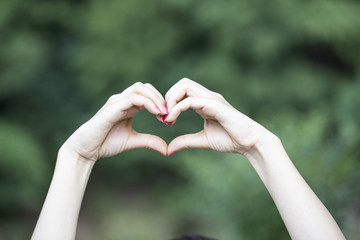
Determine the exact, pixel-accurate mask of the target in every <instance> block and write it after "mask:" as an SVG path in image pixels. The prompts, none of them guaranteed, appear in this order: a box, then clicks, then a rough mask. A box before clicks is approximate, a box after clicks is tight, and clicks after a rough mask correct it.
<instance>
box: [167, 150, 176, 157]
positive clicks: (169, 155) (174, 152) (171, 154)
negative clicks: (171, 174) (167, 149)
mask: <svg viewBox="0 0 360 240" xmlns="http://www.w3.org/2000/svg"><path fill="white" fill-rule="evenodd" d="M174 153H176V151H173V152H172V153H170V154H169V155H168V157H170V156H171V155H173V154H174Z"/></svg>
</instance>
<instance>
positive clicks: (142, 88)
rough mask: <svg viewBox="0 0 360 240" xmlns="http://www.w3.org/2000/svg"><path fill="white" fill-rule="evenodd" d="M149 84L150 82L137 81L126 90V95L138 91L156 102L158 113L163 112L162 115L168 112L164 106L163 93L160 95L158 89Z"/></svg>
mask: <svg viewBox="0 0 360 240" xmlns="http://www.w3.org/2000/svg"><path fill="white" fill-rule="evenodd" d="M149 85H150V84H148V85H147V84H143V83H140V82H137V83H135V84H133V85H132V86H131V87H129V88H127V89H126V90H125V91H124V93H125V96H126V95H130V94H133V93H137V94H139V95H142V96H144V97H147V98H149V99H151V100H152V101H153V102H154V103H155V104H156V106H157V108H158V114H162V115H165V114H167V111H166V109H165V108H164V103H165V99H164V98H163V97H162V96H161V94H160V95H159V94H158V91H157V90H156V91H154V90H153V88H151V87H150V86H149Z"/></svg>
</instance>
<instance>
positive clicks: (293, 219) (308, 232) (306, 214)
mask: <svg viewBox="0 0 360 240" xmlns="http://www.w3.org/2000/svg"><path fill="white" fill-rule="evenodd" d="M165 99H166V103H167V106H168V109H169V115H168V117H167V118H166V121H168V122H174V121H176V119H177V117H178V116H179V114H180V113H181V112H183V111H186V110H187V109H189V108H192V109H194V110H195V111H196V112H197V113H198V114H199V115H200V116H201V117H202V118H203V119H204V129H203V130H202V131H200V132H198V133H195V134H187V135H183V136H180V137H177V138H176V139H174V140H173V141H172V142H171V143H170V144H169V147H168V152H169V153H172V152H176V151H179V150H181V149H184V148H204V149H211V150H216V151H220V152H233V153H239V154H243V155H244V156H245V157H247V159H248V160H249V161H250V163H251V164H252V166H253V167H254V169H255V170H256V172H257V173H258V175H259V176H260V178H261V180H262V181H263V183H264V184H265V186H266V188H267V189H268V191H269V193H270V194H271V196H272V198H273V200H274V202H275V204H276V206H277V208H278V210H279V212H280V215H281V217H282V219H283V221H284V223H285V225H286V227H287V229H288V231H289V234H290V236H291V237H292V238H293V239H306V240H309V239H334V240H340V239H345V238H344V236H343V234H342V232H341V230H340V229H339V227H338V225H337V224H336V222H335V220H334V219H333V217H332V216H331V214H330V213H329V211H328V210H327V209H326V207H325V206H324V205H323V204H322V203H321V201H320V200H319V198H318V197H317V196H316V195H315V193H314V192H313V191H312V190H311V188H310V187H309V186H308V184H307V183H306V182H305V181H304V179H303V178H302V177H301V175H300V173H299V172H298V171H297V170H296V168H295V166H294V165H293V163H292V162H291V160H290V158H289V157H288V156H287V154H286V152H285V150H284V148H283V146H282V144H281V142H280V140H279V139H278V138H277V137H276V136H275V135H273V134H272V133H270V132H269V131H268V130H266V129H265V128H264V127H262V126H261V125H259V124H258V123H256V122H255V121H253V120H252V119H250V118H249V117H247V116H245V115H244V114H242V113H241V112H239V111H237V110H236V109H235V108H234V107H232V106H231V105H230V104H229V103H228V102H227V101H226V100H225V99H224V98H223V97H222V96H221V95H219V94H218V93H215V92H212V91H210V90H208V89H206V88H205V87H203V86H201V85H200V84H198V83H196V82H194V81H191V80H189V79H183V80H181V81H179V82H178V83H177V84H175V85H174V86H173V87H172V88H171V89H170V90H169V91H168V93H167V94H166V96H165Z"/></svg>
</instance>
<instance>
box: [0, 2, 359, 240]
mask: <svg viewBox="0 0 360 240" xmlns="http://www.w3.org/2000/svg"><path fill="white" fill-rule="evenodd" d="M359 12H360V4H359V3H358V2H357V1H351V0H347V1H335V0H308V1H283V0H272V1H264V0H263V1H259V0H228V1H218V0H206V1H205V0H204V1H200V0H198V1H195V0H192V1H190V0H181V1H177V0H151V1H150V0H142V1H140V0H122V1H120V0H72V1H71V0H53V1H45V0H44V1H41V0H26V1H23V0H1V1H0V152H1V155H0V239H29V238H30V236H31V234H32V230H33V228H34V226H35V223H36V220H37V217H38V215H39V212H40V210H41V207H42V204H43V201H44V199H45V196H46V192H47V189H48V186H49V183H50V181H51V176H52V172H53V169H54V165H55V161H56V155H57V151H58V149H59V147H60V146H61V145H62V143H63V142H64V141H65V140H66V139H67V138H68V136H69V135H70V134H71V133H72V132H73V131H74V130H75V129H76V128H77V127H79V126H80V125H81V124H82V123H83V122H85V121H86V120H87V119H89V118H90V117H91V116H92V115H93V114H94V113H95V112H96V111H97V109H99V108H100V107H101V106H102V105H103V104H104V103H105V101H106V100H107V98H108V97H109V96H110V95H112V94H114V93H119V92H121V91H122V90H124V89H125V88H126V87H128V86H130V85H131V84H133V83H134V82H136V81H141V82H149V83H151V84H153V85H154V86H155V87H156V88H158V89H159V91H160V92H161V93H163V94H165V93H166V91H167V90H168V89H169V88H170V87H171V86H172V85H173V84H174V83H175V82H177V81H178V80H179V79H181V78H182V77H188V78H191V79H193V80H195V81H197V82H199V83H201V84H203V85H204V86H206V87H207V88H209V89H211V90H213V91H217V92H220V93H221V94H222V95H223V96H224V97H225V98H226V99H227V100H228V101H229V102H230V103H232V104H233V105H234V106H235V107H236V108H237V109H239V110H240V111H242V112H244V113H245V114H247V115H249V116H250V117H252V118H253V119H255V120H256V121H258V122H260V123H261V124H262V125H264V126H265V127H266V128H268V129H269V130H271V131H272V132H274V133H275V134H276V135H278V136H279V137H280V138H281V139H282V141H283V143H284V145H285V147H286V149H287V151H288V153H289V155H290V156H291V158H292V160H293V162H294V163H295V165H296V166H297V167H298V169H299V171H300V172H301V173H302V174H303V176H304V178H305V179H306V180H307V181H308V183H309V184H310V186H311V187H312V188H313V189H314V190H315V192H316V193H317V194H318V196H319V197H320V199H321V200H322V201H323V202H324V203H325V205H326V206H327V207H328V209H329V210H330V212H331V213H332V214H333V216H334V217H335V219H336V220H337V222H338V223H339V225H340V227H341V228H342V230H343V231H344V233H345V235H346V236H347V237H348V238H349V239H355V238H356V236H359V235H360V200H359V198H360V171H359V166H360V158H359V157H360V148H359V147H360V138H359V132H360V131H359V130H360V126H359V123H360V111H359V105H360V94H359V92H360V67H359V66H360V14H359ZM134 128H135V129H137V130H138V131H143V132H148V133H156V134H158V135H159V136H161V137H163V138H164V139H165V140H166V141H167V142H169V141H170V140H171V139H172V138H174V137H175V136H178V135H180V134H183V133H190V132H196V131H198V130H200V129H201V128H202V120H201V118H200V117H199V116H197V115H196V114H195V113H194V112H193V111H187V112H186V113H184V114H182V115H181V116H180V118H179V120H178V122H177V123H176V124H175V125H174V126H173V127H172V128H170V127H167V126H165V125H164V124H161V123H159V122H158V121H157V120H156V119H155V118H154V116H152V115H150V114H149V113H147V112H145V111H141V112H140V113H139V114H138V115H137V116H136V117H135V120H134ZM185 233H201V234H204V235H208V236H212V237H216V238H219V239H222V240H238V239H255V240H257V239H276V240H278V239H289V235H288V233H287V231H286V229H285V227H284V225H283V222H282V220H281V218H280V216H279V214H278V212H277V210H276V208H275V205H274V203H273V201H272V200H271V198H270V196H269V194H268V193H267V191H266V189H265V187H264V186H263V184H262V183H261V181H260V180H259V178H258V177H257V175H256V173H255V171H254V170H253V169H252V167H251V166H250V164H249V163H248V162H247V160H246V159H245V158H243V157H240V156H237V155H234V154H220V153H216V152H210V151H205V150H197V149H192V150H184V151H182V152H178V153H176V154H174V155H173V156H171V157H168V158H167V157H163V156H162V155H160V154H158V153H157V152H153V151H150V150H146V149H140V150H134V151H130V152H126V153H123V154H120V155H119V156H115V157H112V158H108V159H102V160H100V161H98V162H97V163H96V165H95V167H94V170H93V173H92V175H91V178H90V181H89V184H88V188H87V191H86V193H85V197H84V202H83V207H82V210H81V214H80V218H79V225H78V234H77V239H80V240H82V239H90V240H91V239H105V240H107V239H109V240H110V239H130V240H132V239H136V240H137V239H140V240H142V239H144V240H147V239H149V240H158V239H159V240H160V239H170V238H173V237H177V236H180V235H182V234H185Z"/></svg>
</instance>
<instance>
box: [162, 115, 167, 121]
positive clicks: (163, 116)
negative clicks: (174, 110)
mask: <svg viewBox="0 0 360 240" xmlns="http://www.w3.org/2000/svg"><path fill="white" fill-rule="evenodd" d="M165 119H166V115H162V116H161V121H162V122H163V123H165Z"/></svg>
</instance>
